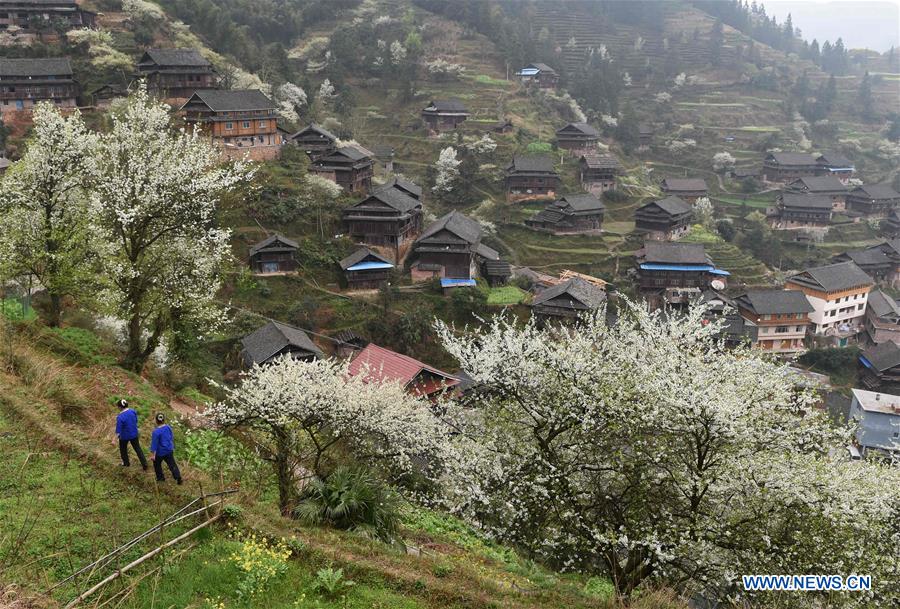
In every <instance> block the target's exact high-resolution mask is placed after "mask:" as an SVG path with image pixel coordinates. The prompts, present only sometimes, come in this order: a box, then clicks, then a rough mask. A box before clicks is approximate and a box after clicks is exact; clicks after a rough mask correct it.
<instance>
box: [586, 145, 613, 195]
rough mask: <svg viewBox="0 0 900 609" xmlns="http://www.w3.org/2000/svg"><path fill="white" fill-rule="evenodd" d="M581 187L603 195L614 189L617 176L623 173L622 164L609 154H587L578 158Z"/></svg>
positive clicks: (594, 193)
mask: <svg viewBox="0 0 900 609" xmlns="http://www.w3.org/2000/svg"><path fill="white" fill-rule="evenodd" d="M578 169H579V177H580V180H581V187H582V188H583V189H584V190H586V191H587V192H589V193H591V194H593V195H597V196H598V197H599V196H600V195H602V194H603V193H604V192H606V191H607V190H614V189H615V187H616V178H617V177H618V176H619V175H621V173H622V165H621V163H619V161H618V159H616V157H614V156H612V155H609V154H585V155H582V157H581V158H580V159H579V160H578Z"/></svg>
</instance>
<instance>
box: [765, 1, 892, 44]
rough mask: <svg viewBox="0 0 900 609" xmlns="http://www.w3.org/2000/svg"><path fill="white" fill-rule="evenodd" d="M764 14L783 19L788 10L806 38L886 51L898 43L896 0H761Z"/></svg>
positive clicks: (782, 20)
mask: <svg viewBox="0 0 900 609" xmlns="http://www.w3.org/2000/svg"><path fill="white" fill-rule="evenodd" d="M761 2H762V4H764V5H765V7H766V14H768V15H770V16H774V17H776V18H777V19H778V23H783V22H784V19H785V17H787V15H788V13H790V14H791V19H792V20H793V22H794V25H795V26H796V27H799V28H800V29H801V30H802V32H803V37H804V38H805V39H806V40H812V39H813V38H817V39H818V40H819V44H820V45H821V44H822V42H823V41H825V40H831V41H832V42H834V41H835V40H837V39H838V37H841V38H843V39H844V44H845V45H846V46H847V47H849V48H868V49H873V50H876V51H880V52H884V51H887V50H888V49H889V48H891V46H895V47H900V0H761Z"/></svg>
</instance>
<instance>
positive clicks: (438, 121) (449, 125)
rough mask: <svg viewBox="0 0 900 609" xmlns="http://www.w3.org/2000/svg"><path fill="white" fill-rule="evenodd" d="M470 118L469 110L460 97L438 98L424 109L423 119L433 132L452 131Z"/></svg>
mask: <svg viewBox="0 0 900 609" xmlns="http://www.w3.org/2000/svg"><path fill="white" fill-rule="evenodd" d="M467 118H469V110H468V109H467V108H466V106H465V104H463V103H462V102H461V101H459V100H458V99H448V100H436V101H433V102H431V103H430V104H428V105H427V106H425V109H423V110H422V120H423V121H425V125H426V126H427V127H428V130H429V131H430V132H431V133H441V132H442V131H451V130H453V129H456V128H457V127H458V126H459V125H461V124H462V123H464V122H465V121H466V119H467Z"/></svg>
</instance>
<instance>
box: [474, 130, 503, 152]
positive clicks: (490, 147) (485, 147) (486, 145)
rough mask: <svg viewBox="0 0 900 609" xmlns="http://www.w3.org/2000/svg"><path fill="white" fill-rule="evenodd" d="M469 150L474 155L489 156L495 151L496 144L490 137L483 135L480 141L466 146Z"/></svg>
mask: <svg viewBox="0 0 900 609" xmlns="http://www.w3.org/2000/svg"><path fill="white" fill-rule="evenodd" d="M468 148H469V150H471V151H472V152H474V153H475V154H490V153H492V152H493V151H494V150H496V149H497V142H495V141H494V140H493V139H491V136H489V135H487V134H485V135H482V136H481V138H480V139H478V140H476V141H474V142H472V143H471V144H469V145H468Z"/></svg>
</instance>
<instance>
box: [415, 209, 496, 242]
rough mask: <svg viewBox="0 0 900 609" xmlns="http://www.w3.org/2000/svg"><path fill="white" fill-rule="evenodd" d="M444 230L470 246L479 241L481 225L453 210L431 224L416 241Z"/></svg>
mask: <svg viewBox="0 0 900 609" xmlns="http://www.w3.org/2000/svg"><path fill="white" fill-rule="evenodd" d="M444 229H446V230H448V231H449V232H451V233H453V234H454V235H456V236H457V237H459V238H460V239H462V240H463V241H465V242H467V243H470V244H475V243H478V242H480V241H481V225H479V224H478V222H476V221H475V220H473V219H471V218H468V217H466V216H464V215H462V214H461V213H459V212H458V211H456V210H455V209H454V210H453V211H451V212H450V213H448V214H447V215H445V216H443V217H442V218H440V219H438V220H435V221H434V222H432V223H431V224H430V225H429V226H428V228H426V229H425V231H424V232H423V233H422V235H421V236H420V237H419V238H418V239H416V241H422V240H423V239H427V238H428V237H431V236H432V235H435V234H437V233H439V232H441V231H442V230H444Z"/></svg>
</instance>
